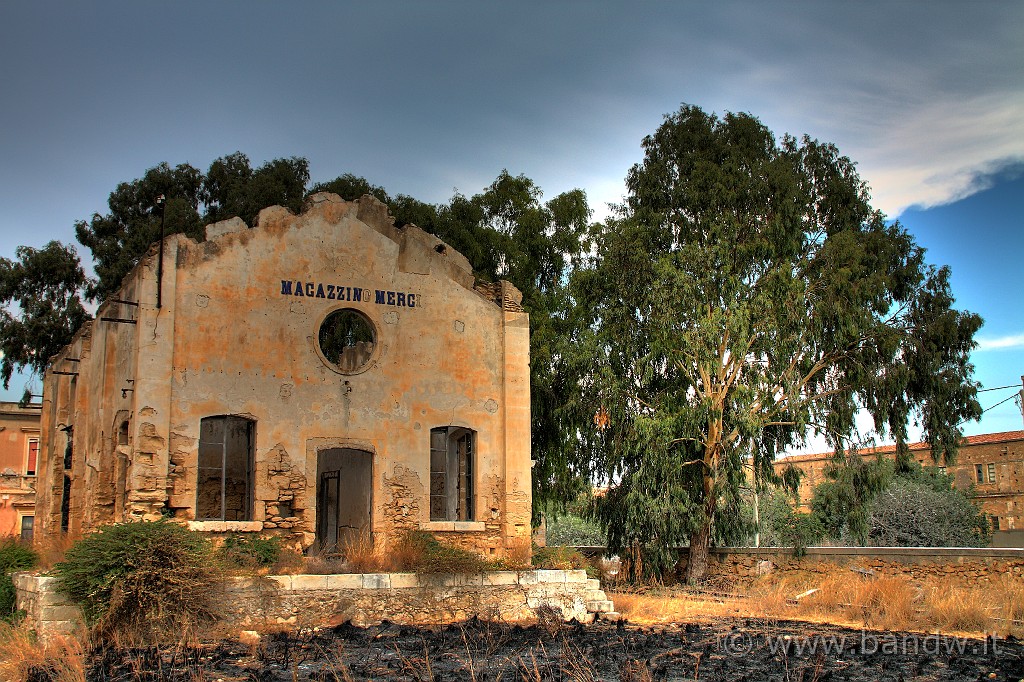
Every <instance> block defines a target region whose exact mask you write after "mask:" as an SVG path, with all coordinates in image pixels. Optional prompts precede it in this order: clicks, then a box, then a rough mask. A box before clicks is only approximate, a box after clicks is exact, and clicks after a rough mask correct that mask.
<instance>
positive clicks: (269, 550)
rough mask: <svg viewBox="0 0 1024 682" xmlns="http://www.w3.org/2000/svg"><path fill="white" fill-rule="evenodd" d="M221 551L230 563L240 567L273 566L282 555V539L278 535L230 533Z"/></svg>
mask: <svg viewBox="0 0 1024 682" xmlns="http://www.w3.org/2000/svg"><path fill="white" fill-rule="evenodd" d="M219 553H220V555H221V556H222V557H223V558H224V559H225V560H226V561H227V562H228V563H229V564H232V565H234V566H238V567H240V568H254V567H266V566H273V565H274V564H276V563H277V561H278V559H279V558H280V557H281V539H280V538H278V537H276V536H273V537H269V538H261V537H259V536H258V535H229V536H228V537H226V538H225V539H224V544H223V545H222V546H221V548H220V551H219Z"/></svg>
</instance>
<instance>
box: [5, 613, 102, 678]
mask: <svg viewBox="0 0 1024 682" xmlns="http://www.w3.org/2000/svg"><path fill="white" fill-rule="evenodd" d="M85 651H86V647H85V646H83V644H82V643H81V641H79V640H78V639H77V638H75V637H59V636H57V637H53V638H51V639H50V640H48V641H47V643H46V644H45V645H44V644H42V643H41V642H39V641H38V640H37V639H36V637H35V635H34V634H33V633H32V631H31V630H30V629H29V627H28V625H27V624H25V623H22V624H21V625H18V626H11V625H7V624H4V623H0V680H4V682H26V680H29V679H48V680H52V682H86V675H85V665H86V663H85Z"/></svg>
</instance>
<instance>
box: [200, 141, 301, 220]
mask: <svg viewBox="0 0 1024 682" xmlns="http://www.w3.org/2000/svg"><path fill="white" fill-rule="evenodd" d="M308 182H309V162H308V161H307V160H306V159H303V158H300V157H296V156H293V157H291V158H289V159H274V160H273V161H268V162H266V163H265V164H263V165H262V166H260V167H259V168H256V169H255V170H254V169H252V168H251V167H250V166H249V157H247V156H246V155H245V154H243V153H242V152H235V153H234V154H230V155H228V156H224V157H221V158H219V159H217V160H216V161H214V162H213V163H211V164H210V168H209V169H208V170H207V171H206V175H205V176H204V177H203V185H202V190H201V191H200V195H199V196H200V198H201V199H202V202H203V204H204V205H205V207H206V213H205V215H204V216H203V220H202V222H203V224H204V225H205V224H209V223H215V222H217V221H219V220H226V219H228V218H232V217H234V216H238V217H239V218H241V219H242V220H244V221H245V222H246V224H248V225H254V224H255V222H256V216H257V215H258V214H259V212H260V211H261V210H263V209H264V208H266V207H267V206H284V207H285V208H287V209H289V210H290V211H292V212H293V213H298V212H299V211H300V210H301V209H302V202H303V200H304V199H305V197H306V184H307V183H308Z"/></svg>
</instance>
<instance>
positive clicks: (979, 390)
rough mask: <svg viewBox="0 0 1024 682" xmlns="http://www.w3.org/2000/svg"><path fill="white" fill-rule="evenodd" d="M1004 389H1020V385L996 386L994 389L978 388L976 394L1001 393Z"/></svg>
mask: <svg viewBox="0 0 1024 682" xmlns="http://www.w3.org/2000/svg"><path fill="white" fill-rule="evenodd" d="M1004 388H1020V384H1010V385H1009V386H996V387H995V388H979V389H978V393H984V392H985V391H1001V390H1003V389H1004Z"/></svg>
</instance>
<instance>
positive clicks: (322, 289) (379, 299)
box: [281, 279, 416, 308]
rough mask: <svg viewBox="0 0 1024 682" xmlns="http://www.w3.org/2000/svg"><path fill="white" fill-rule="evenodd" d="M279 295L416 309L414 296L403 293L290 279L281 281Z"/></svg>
mask: <svg viewBox="0 0 1024 682" xmlns="http://www.w3.org/2000/svg"><path fill="white" fill-rule="evenodd" d="M281 295H282V296H303V297H305V298H325V299H327V300H329V301H355V302H361V303H369V302H370V301H371V299H372V301H373V302H374V303H376V304H377V305H392V306H396V307H398V308H415V307H416V294H413V293H408V292H405V291H383V290H381V289H374V290H373V291H371V290H370V289H364V288H362V287H348V286H338V285H335V284H322V283H319V282H303V281H300V280H290V279H282V280H281Z"/></svg>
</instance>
